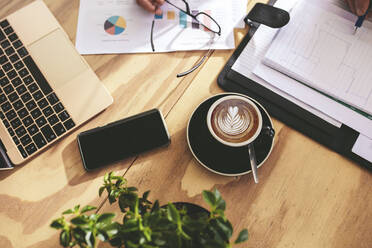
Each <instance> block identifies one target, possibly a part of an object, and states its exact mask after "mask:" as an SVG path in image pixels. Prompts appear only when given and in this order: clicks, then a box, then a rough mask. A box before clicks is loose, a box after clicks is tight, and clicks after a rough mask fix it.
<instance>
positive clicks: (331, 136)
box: [217, 1, 372, 171]
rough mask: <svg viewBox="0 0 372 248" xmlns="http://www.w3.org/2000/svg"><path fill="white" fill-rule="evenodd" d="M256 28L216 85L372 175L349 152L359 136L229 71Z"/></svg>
mask: <svg viewBox="0 0 372 248" xmlns="http://www.w3.org/2000/svg"><path fill="white" fill-rule="evenodd" d="M274 2H275V1H270V3H269V4H270V5H273V3H274ZM248 15H249V14H248ZM259 26H260V24H258V25H251V27H250V28H249V31H248V33H247V34H246V35H245V37H244V38H243V40H242V41H241V43H240V44H239V46H238V47H237V48H236V50H235V51H234V53H233V54H232V55H231V57H230V58H229V60H228V61H227V63H226V65H225V66H224V68H223V69H222V71H221V72H220V74H219V76H218V79H217V83H218V85H219V86H220V87H221V88H222V89H224V90H226V91H230V92H237V93H241V94H245V95H248V96H250V97H252V98H254V99H256V100H257V101H259V102H260V103H261V104H262V105H263V106H264V107H265V108H266V110H267V111H268V112H269V114H270V115H271V116H272V117H274V118H276V119H277V120H279V121H281V122H283V123H284V124H286V125H287V126H290V127H292V128H294V129H296V130H297V131H299V132H301V133H302V134H304V135H306V136H308V137H309V138H311V139H313V140H315V141H317V142H318V143H320V144H322V145H324V146H326V147H328V148H329V149H331V150H332V151H335V152H337V153H339V154H341V155H342V156H344V157H346V158H348V159H350V160H352V161H354V162H356V163H357V164H359V165H361V166H363V167H365V168H367V169H368V170H370V171H372V163H371V162H369V161H368V160H366V159H364V158H362V157H360V156H358V155H357V154H355V153H353V152H352V151H351V150H352V148H353V146H354V144H355V142H356V140H357V138H358V136H359V132H357V131H355V130H354V129H352V128H350V127H348V126H346V125H344V124H342V125H341V127H340V128H338V127H336V126H334V125H332V124H330V123H328V122H326V121H325V120H323V119H321V118H319V117H318V116H316V115H314V114H312V113H310V112H309V111H307V110H305V109H303V108H301V107H299V106H298V105H296V104H295V103H293V102H291V101H289V100H287V99H285V98H284V97H282V96H280V95H278V94H276V93H274V92H272V91H271V90H269V89H267V88H266V87H264V86H262V85H261V84H259V83H256V82H255V81H254V80H252V79H250V78H247V77H245V76H243V75H242V74H240V73H238V72H236V71H234V70H232V69H231V68H232V66H233V64H234V63H235V61H236V60H237V59H238V58H239V56H240V54H241V52H242V51H243V49H244V48H245V46H246V45H247V44H248V42H249V41H250V39H251V38H252V37H253V35H254V33H255V32H256V30H257V29H258V28H259Z"/></svg>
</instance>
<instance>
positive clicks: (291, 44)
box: [264, 1, 372, 114]
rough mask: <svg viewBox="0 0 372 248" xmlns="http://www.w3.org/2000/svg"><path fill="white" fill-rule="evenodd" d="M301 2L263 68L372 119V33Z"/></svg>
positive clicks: (274, 44)
mask: <svg viewBox="0 0 372 248" xmlns="http://www.w3.org/2000/svg"><path fill="white" fill-rule="evenodd" d="M359 31H360V32H358V33H357V35H354V34H353V23H352V22H351V21H349V20H347V19H345V18H343V17H342V16H338V15H336V14H334V13H330V12H328V11H327V10H325V9H322V8H321V7H318V6H315V5H312V4H309V3H306V2H305V1H301V2H300V3H298V5H297V6H296V7H295V8H294V9H293V11H292V17H291V22H290V23H289V24H288V25H287V26H286V27H285V28H283V29H282V30H281V31H279V33H278V35H277V37H276V38H275V39H274V41H273V43H272V45H271V46H270V48H269V50H268V52H267V53H266V55H265V59H264V63H265V64H266V65H268V66H270V67H272V68H274V69H276V70H279V71H280V72H282V73H285V74H287V75H289V76H291V77H293V78H295V79H297V80H298V81H300V82H302V83H305V84H307V85H309V86H310V87H312V88H315V89H317V90H319V91H321V92H324V93H326V94H328V95H330V96H332V97H334V98H337V99H339V100H341V101H343V102H345V103H347V104H349V105H351V106H353V107H355V108H357V109H360V110H362V111H363V112H366V113H368V114H372V83H371V82H372V70H371V69H370V66H369V64H370V63H369V61H370V58H371V57H372V45H371V40H372V31H371V30H370V29H368V28H362V29H361V30H359Z"/></svg>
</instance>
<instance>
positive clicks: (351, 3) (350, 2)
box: [346, 0, 356, 14]
mask: <svg viewBox="0 0 372 248" xmlns="http://www.w3.org/2000/svg"><path fill="white" fill-rule="evenodd" d="M346 2H347V4H348V5H349V8H350V10H351V12H353V13H354V14H356V12H355V6H354V0H346Z"/></svg>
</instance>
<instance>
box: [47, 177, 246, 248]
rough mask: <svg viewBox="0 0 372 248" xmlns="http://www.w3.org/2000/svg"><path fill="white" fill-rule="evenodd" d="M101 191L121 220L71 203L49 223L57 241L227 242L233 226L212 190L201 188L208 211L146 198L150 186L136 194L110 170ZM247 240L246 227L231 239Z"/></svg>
mask: <svg viewBox="0 0 372 248" xmlns="http://www.w3.org/2000/svg"><path fill="white" fill-rule="evenodd" d="M104 191H106V192H107V193H108V200H109V202H110V204H113V203H114V202H117V203H118V206H119V208H120V210H121V212H122V214H123V216H122V220H121V221H120V222H117V221H115V220H114V219H115V214H113V213H102V214H98V213H97V212H96V213H92V214H87V212H90V211H92V210H95V209H97V208H96V207H93V206H85V207H83V208H80V206H79V205H77V206H75V207H74V208H73V209H68V210H66V211H64V212H63V213H62V216H61V217H60V218H58V219H56V220H54V221H53V222H52V223H51V227H53V228H56V229H59V230H61V232H60V244H61V245H62V246H64V247H74V246H79V247H91V248H95V247H97V243H98V240H101V241H104V242H109V243H110V245H111V246H113V247H125V248H155V247H159V248H177V247H182V248H202V247H206V248H209V247H210V248H212V247H213V248H218V247H221V248H222V247H224V248H228V247H232V246H231V242H230V239H231V237H232V234H233V227H232V225H231V223H230V221H229V220H228V219H227V218H226V217H225V214H224V212H225V208H226V203H225V201H224V200H223V199H222V197H221V195H220V193H219V191H218V190H216V189H215V190H214V191H203V198H204V201H205V202H206V203H207V204H208V205H209V211H207V210H206V209H204V208H202V207H200V206H197V205H194V204H190V203H174V204H173V203H168V204H167V205H165V206H160V204H159V201H158V200H156V201H155V202H153V203H152V202H150V201H149V200H148V196H149V193H150V191H146V192H145V193H144V194H143V195H142V196H141V197H140V196H139V195H138V193H137V192H138V190H137V188H135V187H128V186H127V181H126V179H124V178H123V177H121V176H115V175H114V174H113V173H112V172H111V173H108V174H106V175H105V177H104V184H103V186H102V187H100V189H99V196H101V195H102V194H103V192H104ZM68 215H70V217H71V218H68V219H69V220H67V219H66V216H68ZM247 239H248V231H247V230H246V229H244V230H242V231H241V232H240V233H239V235H238V237H237V239H236V240H235V242H234V243H235V244H237V243H241V242H244V241H246V240H247Z"/></svg>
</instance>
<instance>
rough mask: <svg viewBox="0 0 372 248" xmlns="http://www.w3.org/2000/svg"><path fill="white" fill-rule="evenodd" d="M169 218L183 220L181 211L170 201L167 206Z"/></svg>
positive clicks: (175, 221)
mask: <svg viewBox="0 0 372 248" xmlns="http://www.w3.org/2000/svg"><path fill="white" fill-rule="evenodd" d="M167 212H168V220H170V221H172V222H174V223H179V222H180V221H181V217H180V213H179V212H178V210H177V209H176V207H175V206H174V205H173V204H172V203H168V207H167Z"/></svg>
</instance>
